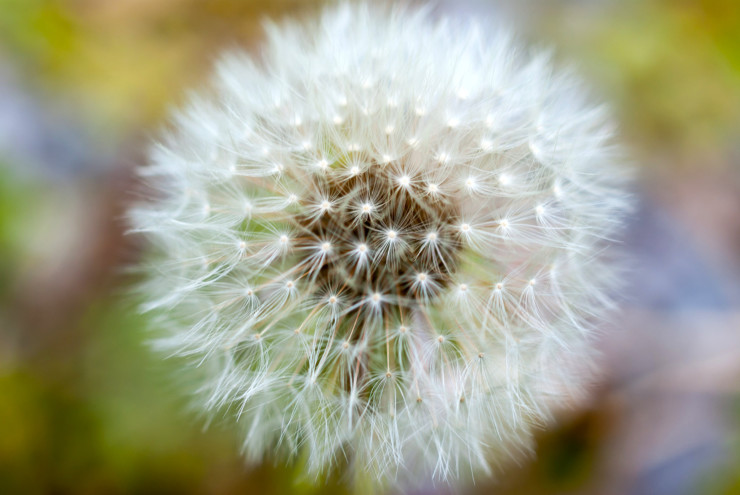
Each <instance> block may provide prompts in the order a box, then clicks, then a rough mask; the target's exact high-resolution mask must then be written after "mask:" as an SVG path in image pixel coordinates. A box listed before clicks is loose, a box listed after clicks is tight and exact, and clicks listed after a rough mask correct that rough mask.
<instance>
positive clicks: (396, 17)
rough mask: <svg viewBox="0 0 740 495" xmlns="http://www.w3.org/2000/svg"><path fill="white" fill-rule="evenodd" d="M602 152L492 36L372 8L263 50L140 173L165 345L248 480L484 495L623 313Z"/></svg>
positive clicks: (559, 85) (607, 138)
mask: <svg viewBox="0 0 740 495" xmlns="http://www.w3.org/2000/svg"><path fill="white" fill-rule="evenodd" d="M612 134H613V131H612V127H611V125H610V121H609V116H608V114H607V113H606V112H605V111H604V109H603V108H602V107H600V106H593V105H592V104H591V103H590V102H589V100H588V98H587V97H586V96H584V92H583V90H582V87H581V85H580V83H579V81H578V79H577V78H576V77H574V76H573V75H572V74H571V73H569V72H567V71H564V72H558V71H557V70H554V69H553V67H552V66H551V63H550V62H549V61H548V58H547V57H546V56H541V55H540V56H538V55H533V56H525V55H524V52H522V50H521V49H520V48H519V47H517V46H516V44H515V43H514V42H513V41H512V40H511V39H510V37H509V36H508V35H507V34H506V33H504V32H503V31H502V30H500V29H490V28H485V27H482V26H480V25H476V24H471V25H466V26H454V25H452V24H450V23H436V22H434V21H432V20H430V18H429V16H428V15H427V14H426V13H424V12H419V11H414V10H404V9H399V8H378V7H371V6H368V5H344V6H341V7H336V8H331V9H329V10H327V11H326V12H325V13H324V14H323V16H322V17H321V18H320V20H318V21H317V22H316V23H313V24H311V23H309V24H306V25H300V24H291V23H288V24H286V25H284V26H282V27H279V26H274V25H271V26H269V28H268V39H267V41H266V44H265V48H264V51H263V54H262V57H261V58H260V62H256V61H254V60H252V59H251V58H249V57H248V56H246V55H242V54H230V55H227V56H225V57H224V58H223V59H222V60H221V62H220V63H219V64H218V66H217V70H216V74H215V77H214V80H213V84H212V88H211V91H210V92H208V93H202V94H200V95H199V96H196V97H194V98H193V99H192V101H191V102H190V103H189V104H188V105H187V106H186V107H185V109H184V110H182V111H180V112H179V113H177V114H176V116H175V118H174V124H173V126H172V130H171V132H170V133H169V134H168V135H167V136H165V138H164V139H163V140H162V142H161V143H160V144H158V145H157V146H155V147H154V148H153V150H152V152H151V155H150V164H149V165H148V166H146V167H144V168H142V169H141V174H142V175H143V176H144V177H145V179H146V181H147V182H148V183H149V184H150V185H151V187H152V189H153V190H154V191H155V192H156V193H155V194H152V197H151V198H150V199H149V200H147V201H144V202H142V203H141V204H139V205H138V206H136V207H134V208H132V210H131V212H130V216H131V221H132V224H133V230H134V231H136V232H141V233H144V235H146V236H147V237H148V239H150V240H151V243H152V245H153V246H154V249H153V251H154V252H155V253H156V254H154V255H153V260H152V263H151V264H149V265H147V267H146V268H145V270H144V271H145V273H146V279H147V282H146V283H145V284H144V286H143V288H142V292H143V294H144V298H145V301H146V302H145V305H144V309H145V310H146V311H152V312H154V313H155V314H157V315H159V316H160V318H159V319H158V320H157V321H159V322H160V323H159V324H158V326H159V330H160V331H161V337H160V338H159V339H158V340H157V344H158V346H159V347H160V348H161V349H162V350H164V351H165V352H167V353H168V354H170V355H179V356H184V357H187V358H189V359H191V360H192V363H193V366H199V367H201V368H202V369H203V370H205V372H204V375H205V376H206V382H205V383H204V384H203V386H202V387H201V389H200V390H201V391H202V392H203V393H204V396H203V397H202V404H203V406H204V408H205V409H207V410H209V411H212V412H216V411H221V412H223V411H231V412H233V413H234V415H235V417H236V418H237V421H238V422H239V424H240V425H241V426H242V427H243V430H242V431H243V432H244V437H243V441H244V444H243V445H244V450H245V452H246V453H247V455H248V456H249V458H251V459H254V460H259V459H262V458H263V457H264V456H266V455H270V456H278V457H282V458H285V459H305V462H306V469H307V471H308V472H309V473H314V474H318V473H323V472H326V471H328V470H330V469H331V468H333V467H336V466H338V465H340V464H341V465H343V466H347V467H346V469H347V472H349V473H354V474H356V475H361V473H369V476H370V477H371V478H372V480H373V482H374V483H376V484H377V485H378V486H381V485H384V484H388V483H402V482H409V481H413V480H415V481H425V480H429V482H431V481H434V480H439V481H454V480H458V479H464V478H468V479H469V478H471V477H475V476H477V475H479V474H480V473H483V474H485V473H489V472H490V471H491V466H492V465H494V464H499V463H500V462H501V461H504V460H506V459H509V458H512V457H515V456H517V455H518V454H519V453H521V452H523V451H526V450H527V448H528V445H529V441H530V439H531V436H532V432H533V430H534V429H535V428H537V427H538V426H540V425H541V424H543V422H545V421H546V420H547V419H548V417H549V414H550V412H551V410H552V407H553V406H554V405H557V404H558V403H560V402H562V401H564V400H565V397H566V396H567V393H569V392H568V391H569V389H570V388H572V387H576V388H577V384H578V383H580V382H581V378H580V377H579V376H578V374H577V373H576V372H575V370H576V368H577V367H576V366H570V365H569V364H568V363H576V364H580V363H583V362H586V361H588V359H589V355H590V353H589V352H588V338H589V335H590V334H591V333H592V329H593V327H594V324H595V323H597V322H598V321H599V319H600V318H602V317H603V315H604V311H605V310H606V309H608V307H609V306H610V304H611V303H610V300H609V298H608V297H607V293H608V291H609V290H610V288H612V287H613V284H614V281H615V277H614V271H613V269H612V268H611V266H610V264H609V263H607V262H606V261H605V260H604V257H603V253H604V248H605V245H606V243H607V240H608V239H609V238H610V237H611V236H612V234H613V233H614V232H615V230H616V229H617V228H618V227H619V224H620V218H621V216H622V214H623V212H624V211H625V209H626V207H627V202H626V200H625V194H624V191H623V186H622V183H623V177H622V173H621V172H620V167H619V163H618V160H619V153H618V149H617V148H616V147H615V146H614V145H613V144H611V143H612ZM412 478H413V479H412Z"/></svg>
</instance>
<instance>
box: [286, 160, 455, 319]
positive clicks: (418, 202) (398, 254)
mask: <svg viewBox="0 0 740 495" xmlns="http://www.w3.org/2000/svg"><path fill="white" fill-rule="evenodd" d="M316 181H317V186H318V187H317V190H319V191H321V193H322V195H323V196H324V197H326V198H331V204H332V206H331V209H330V210H329V211H325V212H323V213H322V214H321V215H320V216H319V217H318V218H317V217H316V216H313V217H311V216H309V215H301V216H300V217H299V219H298V221H299V223H300V224H301V225H302V226H303V227H304V229H305V231H307V232H310V233H311V236H310V237H312V238H313V239H314V240H315V239H319V240H323V239H331V244H332V246H336V249H333V252H332V253H331V256H327V257H326V260H325V261H324V263H323V265H322V266H321V268H320V269H319V270H318V273H317V274H316V279H315V280H316V283H317V286H318V287H326V288H332V289H333V290H341V292H342V293H343V294H345V295H346V296H348V297H349V299H350V300H351V301H358V300H361V299H363V298H367V297H369V296H371V294H374V293H379V294H382V295H384V296H387V298H386V297H384V301H392V304H393V305H397V306H405V307H413V306H415V305H416V304H418V302H419V301H420V300H421V299H424V300H429V299H431V298H433V297H435V296H436V295H437V294H438V293H439V292H440V290H441V289H443V288H445V287H446V286H448V285H449V283H450V280H451V276H452V274H453V273H454V270H455V268H456V267H457V264H458V258H459V253H460V250H461V244H460V239H459V236H458V235H457V232H456V231H455V229H454V228H453V227H452V225H450V223H451V222H454V219H456V218H459V210H458V208H457V207H456V205H454V204H453V203H452V202H451V201H449V199H447V198H445V197H444V196H442V195H438V194H430V193H429V192H428V191H427V190H426V189H424V188H422V187H416V186H415V185H414V184H413V183H412V182H411V181H410V179H409V178H408V177H405V176H402V177H400V178H399V177H396V176H395V175H394V173H393V172H392V171H391V170H390V167H388V166H383V165H379V164H373V165H370V167H369V168H367V169H366V170H364V171H362V172H360V173H357V174H353V175H352V176H351V177H349V178H348V177H346V176H341V175H339V174H338V173H337V171H333V173H327V174H323V175H319V176H318V177H317V178H316ZM321 242H323V241H321ZM420 275H421V276H420Z"/></svg>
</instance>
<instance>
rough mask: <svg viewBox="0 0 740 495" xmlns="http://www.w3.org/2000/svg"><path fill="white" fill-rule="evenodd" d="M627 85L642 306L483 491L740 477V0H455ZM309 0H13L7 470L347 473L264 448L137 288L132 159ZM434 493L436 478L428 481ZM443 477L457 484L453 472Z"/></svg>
mask: <svg viewBox="0 0 740 495" xmlns="http://www.w3.org/2000/svg"><path fill="white" fill-rule="evenodd" d="M435 5H436V6H435V9H436V10H438V11H440V12H444V13H445V14H446V15H477V14H478V13H487V14H492V15H502V16H507V17H508V18H509V19H511V21H510V22H511V23H512V24H514V25H516V26H517V28H518V29H519V31H520V32H522V33H523V35H524V37H525V38H526V39H527V40H529V41H530V42H532V43H534V44H536V45H554V46H555V47H556V50H557V56H558V58H560V59H562V60H568V61H575V62H576V63H577V64H578V65H579V67H580V70H581V72H582V74H583V75H584V76H585V77H586V78H587V79H589V80H590V82H591V84H592V85H593V86H594V87H595V88H597V93H598V94H599V95H600V97H602V98H603V99H606V100H608V101H611V102H612V103H613V105H614V108H615V113H616V115H617V118H618V119H619V122H620V125H621V132H622V135H623V139H624V141H625V142H626V143H627V145H628V146H629V148H630V152H631V154H632V156H633V157H634V162H635V164H636V166H637V174H638V179H637V181H636V186H635V194H636V197H637V198H638V202H639V205H638V208H637V211H636V212H635V214H634V215H633V217H632V218H631V219H630V222H629V225H628V229H627V233H626V237H625V241H624V243H623V248H624V250H625V251H627V253H628V255H629V256H630V258H631V263H632V267H631V270H630V273H629V281H628V284H627V285H626V286H625V288H624V289H623V290H624V294H623V296H624V299H625V301H626V302H625V304H624V309H623V310H622V311H621V312H620V313H619V314H618V315H616V317H615V318H614V321H613V323H611V324H610V325H609V326H608V328H605V331H604V334H603V336H601V337H600V338H599V341H598V346H599V348H600V350H601V353H602V358H601V365H602V366H601V367H602V372H601V374H600V376H598V377H596V382H595V384H594V386H593V387H592V389H591V390H589V391H588V394H587V395H586V396H584V397H583V399H582V400H581V401H580V402H578V403H574V404H572V405H571V407H570V408H569V409H568V410H567V411H565V412H563V413H562V414H560V415H559V417H558V418H557V421H556V422H555V423H554V424H553V425H552V426H551V427H550V428H549V429H547V431H543V432H542V433H541V434H540V435H539V436H538V439H537V448H536V457H535V458H534V459H532V460H529V461H522V463H521V464H520V465H519V466H514V467H510V468H508V469H506V470H505V471H504V472H503V473H502V474H501V475H500V476H499V478H498V480H497V481H496V482H492V481H488V480H478V483H477V485H476V486H473V487H470V488H469V489H468V491H469V492H470V493H492V492H496V493H500V494H540V493H542V494H565V493H573V494H599V495H601V494H615V495H616V494H646V495H647V494H650V495H661V494H670V495H680V494H715V493H716V494H740V2H738V1H737V0H557V1H556V0H542V1H534V0H519V1H513V0H512V1H511V2H501V1H483V0H478V1H463V0H449V1H444V0H441V1H439V2H437V3H436V4H435ZM318 7H319V3H318V2H316V1H299V0H274V1H269V2H268V1H267V0H263V1H259V0H203V1H197V0H115V1H112V0H0V493H2V494H6V493H7V494H15V493H19V494H21V493H22V494H26V493H28V494H47V493H48V494H51V493H53V494H67V493H69V494H78V493H79V494H92V493H106V494H128V493H131V494H139V493H144V494H146V493H173V494H174V493H177V494H201V493H203V494H231V493H265V494H271V493H300V494H313V493H326V492H332V493H345V492H346V488H345V487H343V486H342V485H341V484H338V483H336V482H335V481H334V480H330V481H328V482H327V484H326V485H322V486H320V487H314V486H312V485H311V484H310V483H307V482H305V481H301V479H300V477H298V476H297V473H298V472H299V468H298V467H290V466H289V467H285V466H280V465H277V466H274V465H272V464H267V465H264V466H246V465H245V464H244V462H243V461H242V459H241V458H240V457H239V454H238V449H239V438H238V436H236V435H234V433H233V432H231V431H230V430H229V428H228V425H219V424H215V425H210V426H209V427H208V429H207V430H206V429H205V421H204V420H202V418H200V417H198V416H197V415H195V414H194V413H193V412H192V411H190V410H189V408H188V407H187V397H186V395H185V391H183V390H179V388H178V385H177V384H176V383H173V380H172V374H171V373H170V372H169V371H170V370H168V368H171V367H172V366H173V364H172V363H169V362H167V361H162V360H161V359H159V358H158V357H156V356H153V355H151V354H150V353H149V352H148V350H147V348H146V346H145V343H144V342H145V340H146V332H145V327H146V322H145V321H144V319H143V318H142V317H141V316H139V315H137V313H136V312H135V311H134V310H133V309H132V307H131V303H130V302H127V298H126V297H125V296H124V295H125V291H126V286H127V284H128V282H129V278H128V276H127V275H126V267H127V266H130V265H131V264H132V263H134V262H135V261H136V259H137V257H138V256H139V255H140V252H141V246H139V245H138V243H137V240H136V239H133V238H130V237H129V236H125V235H124V233H123V232H124V230H125V226H124V223H123V221H122V218H121V216H122V213H123V212H124V211H125V208H126V205H127V203H128V202H129V201H130V200H131V197H132V190H133V189H134V181H133V178H132V177H133V174H132V170H133V169H134V167H136V166H137V165H139V164H142V163H144V161H145V156H144V150H145V149H146V146H147V144H148V142H149V140H150V139H151V138H152V137H153V136H155V135H156V132H157V129H158V128H159V126H160V125H161V124H162V123H163V122H164V120H165V119H166V115H167V111H168V109H170V108H172V107H173V106H176V105H178V104H179V103H180V102H182V101H183V100H184V97H185V95H186V92H187V90H188V89H190V88H194V87H198V86H199V85H200V84H201V83H202V82H203V81H205V79H206V78H207V76H208V73H209V68H210V66H211V63H212V61H213V59H214V57H215V56H217V55H218V54H219V53H220V52H221V51H222V50H223V49H226V48H234V47H245V48H247V49H250V50H257V49H258V44H259V41H260V39H261V37H262V31H261V24H260V23H261V20H262V19H263V18H264V17H265V16H269V17H271V18H273V19H280V18H282V17H284V16H286V15H289V16H296V15H307V14H310V13H311V12H314V11H315V10H316V9H317V8H318ZM428 493H435V491H434V490H432V489H431V488H430V489H429V490H428ZM436 493H439V491H436Z"/></svg>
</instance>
